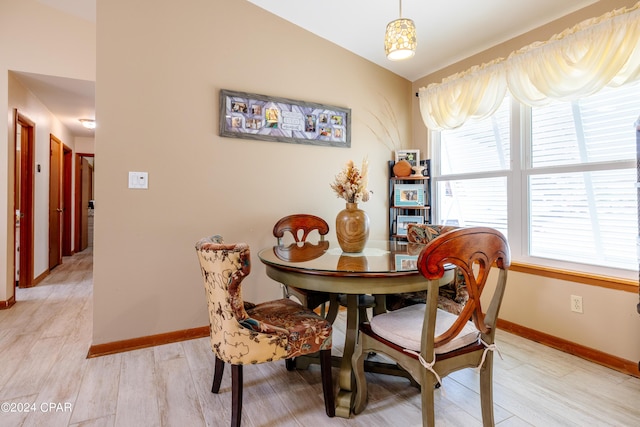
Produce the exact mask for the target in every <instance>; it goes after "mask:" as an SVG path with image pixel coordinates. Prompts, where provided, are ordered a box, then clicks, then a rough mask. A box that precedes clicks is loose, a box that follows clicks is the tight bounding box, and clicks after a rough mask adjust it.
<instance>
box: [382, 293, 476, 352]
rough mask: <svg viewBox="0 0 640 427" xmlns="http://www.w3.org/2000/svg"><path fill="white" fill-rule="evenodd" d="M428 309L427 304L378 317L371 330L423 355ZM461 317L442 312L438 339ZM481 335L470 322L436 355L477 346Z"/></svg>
mask: <svg viewBox="0 0 640 427" xmlns="http://www.w3.org/2000/svg"><path fill="white" fill-rule="evenodd" d="M425 309H426V305H425V304H415V305H411V306H409V307H405V308H401V309H399V310H395V311H390V312H388V313H384V314H380V315H378V316H374V317H373V319H371V322H370V323H371V330H372V331H373V332H374V333H376V334H377V335H380V336H381V337H382V338H384V339H386V340H387V341H391V342H392V343H394V344H397V345H399V346H400V347H403V348H406V349H408V350H413V351H418V352H419V351H420V340H421V338H422V324H423V321H424V311H425ZM457 318H458V316H456V315H455V314H451V313H449V312H447V311H444V310H441V309H438V312H437V314H436V331H435V336H436V337H437V336H438V335H441V334H442V333H443V332H445V331H446V330H447V329H449V327H450V326H451V325H452V324H453V323H454V322H455V321H456V319H457ZM479 336H480V332H479V331H478V329H477V328H476V327H475V325H474V324H473V322H467V324H466V325H465V327H464V329H463V330H462V332H460V334H458V336H457V337H455V338H454V339H453V340H451V341H449V342H448V343H446V344H444V345H442V346H440V347H436V349H435V351H436V354H444V353H448V352H450V351H453V350H456V349H458V348H462V347H465V346H467V345H469V344H473V343H475V342H477V341H478V337H479Z"/></svg>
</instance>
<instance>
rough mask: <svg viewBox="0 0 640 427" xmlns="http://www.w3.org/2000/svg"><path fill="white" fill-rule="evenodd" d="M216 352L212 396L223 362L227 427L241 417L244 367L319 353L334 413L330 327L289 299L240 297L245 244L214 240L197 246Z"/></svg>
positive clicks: (246, 264)
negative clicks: (227, 379)
mask: <svg viewBox="0 0 640 427" xmlns="http://www.w3.org/2000/svg"><path fill="white" fill-rule="evenodd" d="M196 252H197V254H198V260H199V261H200V269H201V272H202V278H203V280H204V287H205V291H206V295H207V306H208V311H209V326H210V335H211V336H210V340H211V350H212V351H213V352H214V354H215V367H214V375H213V385H212V387H211V392H212V393H218V392H219V391H220V385H221V382H222V374H223V371H224V364H225V363H229V364H230V365H231V395H232V410H231V426H232V427H234V426H236V427H238V426H240V421H241V418H242V366H243V365H247V364H256V363H266V362H274V361H277V360H281V359H285V360H291V359H292V358H294V357H297V356H302V355H307V354H314V353H317V352H319V354H320V370H321V376H322V388H323V395H324V406H325V412H326V413H327V415H328V416H330V417H333V416H334V415H335V398H334V395H333V381H332V376H331V344H332V332H333V329H332V326H331V323H330V322H328V321H327V320H326V319H323V318H322V317H320V316H318V315H317V314H315V313H314V312H313V311H311V310H309V309H308V308H306V307H303V306H302V305H300V304H298V303H297V302H295V301H292V300H290V299H288V298H282V299H279V300H275V301H266V302H262V303H259V304H252V303H250V302H247V301H244V300H243V298H242V286H241V285H242V281H243V279H244V278H245V277H247V276H248V275H249V273H250V271H251V263H250V251H249V246H248V245H247V244H245V243H232V244H227V243H224V241H223V239H222V237H220V236H212V237H206V238H203V239H200V241H198V242H197V243H196Z"/></svg>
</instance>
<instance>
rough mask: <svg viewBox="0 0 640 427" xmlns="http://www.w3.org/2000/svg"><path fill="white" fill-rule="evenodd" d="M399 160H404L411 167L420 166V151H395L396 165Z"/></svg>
mask: <svg viewBox="0 0 640 427" xmlns="http://www.w3.org/2000/svg"><path fill="white" fill-rule="evenodd" d="M400 160H406V161H408V162H409V163H411V166H418V165H419V164H420V150H398V151H396V163H398V162H399V161H400Z"/></svg>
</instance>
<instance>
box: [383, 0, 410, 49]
mask: <svg viewBox="0 0 640 427" xmlns="http://www.w3.org/2000/svg"><path fill="white" fill-rule="evenodd" d="M417 45H418V39H417V36H416V25H415V24H414V23H413V20H412V19H406V18H403V17H402V0H400V17H399V18H398V19H396V20H395V21H391V22H389V23H388V24H387V31H386V32H385V35H384V53H385V54H386V55H387V59H389V60H391V61H399V60H402V59H408V58H411V57H412V56H413V55H415V53H416V46H417Z"/></svg>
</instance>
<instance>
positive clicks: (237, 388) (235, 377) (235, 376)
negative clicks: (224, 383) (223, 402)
mask: <svg viewBox="0 0 640 427" xmlns="http://www.w3.org/2000/svg"><path fill="white" fill-rule="evenodd" d="M240 421H242V365H231V427H240Z"/></svg>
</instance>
